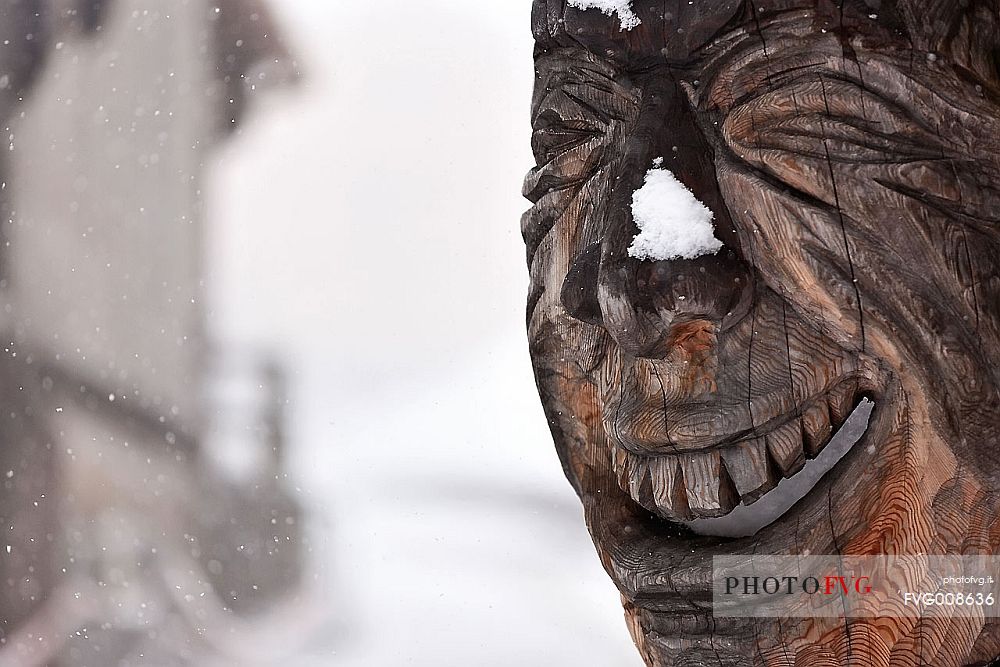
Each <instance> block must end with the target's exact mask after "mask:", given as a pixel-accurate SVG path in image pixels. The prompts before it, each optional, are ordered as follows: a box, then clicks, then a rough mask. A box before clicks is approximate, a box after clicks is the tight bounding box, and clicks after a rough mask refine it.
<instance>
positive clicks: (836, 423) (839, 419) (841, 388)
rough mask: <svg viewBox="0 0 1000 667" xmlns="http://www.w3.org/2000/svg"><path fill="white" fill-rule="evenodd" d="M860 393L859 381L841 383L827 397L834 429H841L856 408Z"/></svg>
mask: <svg viewBox="0 0 1000 667" xmlns="http://www.w3.org/2000/svg"><path fill="white" fill-rule="evenodd" d="M857 393H858V383H857V381H848V382H841V383H840V384H839V385H837V386H836V387H834V389H833V391H831V392H830V393H829V395H827V397H826V401H827V405H828V406H829V409H830V421H831V423H832V425H833V427H834V428H840V426H842V425H843V423H844V422H845V421H847V418H848V417H850V416H851V413H852V412H854V408H855V407H856V402H855V400H854V398H855V395H856V394H857Z"/></svg>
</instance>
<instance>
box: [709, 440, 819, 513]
mask: <svg viewBox="0 0 1000 667" xmlns="http://www.w3.org/2000/svg"><path fill="white" fill-rule="evenodd" d="M799 451H800V452H801V448H800V450H799ZM719 453H720V454H721V456H722V461H723V463H724V464H725V466H726V471H727V472H728V473H729V476H730V478H731V479H732V481H733V484H734V485H735V486H736V491H737V493H738V494H739V496H740V499H741V500H742V501H743V503H744V504H746V505H749V504H751V503H753V502H754V501H755V500H757V499H758V498H760V497H761V496H762V495H764V494H765V493H767V492H768V491H770V490H771V489H773V488H774V487H775V486H777V485H778V480H779V475H778V473H777V471H776V470H775V466H774V465H773V464H772V463H771V460H770V459H769V458H768V454H767V443H766V442H765V440H764V438H756V439H754V440H750V441H747V442H741V443H739V444H736V445H733V446H732V447H726V448H725V449H723V450H721V451H720V452H719Z"/></svg>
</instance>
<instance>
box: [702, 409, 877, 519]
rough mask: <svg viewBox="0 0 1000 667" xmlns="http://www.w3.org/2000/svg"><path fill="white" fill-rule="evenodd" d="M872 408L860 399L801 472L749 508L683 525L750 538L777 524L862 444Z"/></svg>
mask: <svg viewBox="0 0 1000 667" xmlns="http://www.w3.org/2000/svg"><path fill="white" fill-rule="evenodd" d="M874 407H875V404H874V403H873V402H872V401H870V400H868V399H867V398H866V399H863V400H862V401H861V402H860V403H859V404H858V406H857V407H856V408H855V409H854V411H853V412H852V413H851V416H850V417H848V418H847V421H845V422H844V425H843V426H841V427H840V430H838V431H837V433H836V434H835V435H834V436H833V439H832V440H831V441H830V444H828V445H827V446H826V447H825V448H824V449H823V451H821V452H820V453H819V455H818V456H817V457H816V458H814V459H811V460H809V461H807V462H806V464H805V466H803V468H802V470H800V471H799V472H797V473H796V474H794V475H793V476H791V477H789V478H787V479H783V480H781V481H780V482H779V483H778V485H777V486H776V487H774V489H772V490H771V491H769V492H767V493H766V494H764V495H763V496H761V498H760V499H759V500H757V501H756V502H755V503H753V504H752V505H740V506H738V507H736V508H735V509H734V510H733V511H731V512H730V513H729V514H726V515H725V516H720V517H717V518H711V519H695V520H693V521H685V522H684V525H686V526H687V527H688V528H690V529H691V530H693V531H694V532H696V533H698V534H699V535H714V536H717V537H749V536H751V535H753V534H754V533H756V532H757V531H758V530H760V529H761V528H764V527H765V526H767V525H769V524H771V523H773V522H774V521H776V520H778V519H779V518H780V517H781V516H782V515H784V514H785V512H787V511H788V510H789V509H790V508H791V507H792V505H794V504H795V503H797V502H798V501H800V500H801V499H802V498H803V497H805V495H806V494H807V493H809V491H811V490H812V489H813V487H815V486H816V484H817V483H819V480H820V479H822V478H823V476H824V475H825V474H827V473H828V472H830V470H832V469H833V467H834V466H835V465H837V463H838V462H839V461H840V460H841V459H842V458H844V456H846V455H847V452H849V451H850V450H851V448H853V447H854V445H856V444H857V443H858V441H859V440H861V436H863V435H864V434H865V431H866V430H868V421H869V419H870V418H871V414H872V410H873V409H874Z"/></svg>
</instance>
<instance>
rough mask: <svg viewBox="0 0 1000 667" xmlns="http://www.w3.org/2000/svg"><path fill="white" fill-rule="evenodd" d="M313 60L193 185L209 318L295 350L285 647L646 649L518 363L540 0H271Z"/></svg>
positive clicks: (422, 661) (587, 655)
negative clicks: (300, 582)
mask: <svg viewBox="0 0 1000 667" xmlns="http://www.w3.org/2000/svg"><path fill="white" fill-rule="evenodd" d="M272 4H273V5H275V6H276V8H277V9H278V10H279V16H280V18H281V19H282V22H283V23H284V25H285V26H286V33H287V34H286V37H287V38H288V39H289V42H290V43H291V46H292V48H293V50H295V51H296V53H298V54H299V56H300V60H301V62H302V69H303V74H304V77H305V78H304V80H303V83H302V85H301V86H300V87H299V89H297V90H295V91H290V92H283V93H270V94H269V96H268V97H263V98H262V99H261V104H259V105H258V108H257V110H256V112H255V114H254V117H253V118H251V119H250V121H249V122H247V123H246V124H245V126H244V127H243V128H242V130H241V134H240V136H238V137H236V138H235V139H234V141H233V142H232V143H231V144H230V146H229V147H228V149H227V150H226V151H225V152H224V154H223V155H222V156H221V157H220V159H219V160H218V161H217V163H216V164H214V165H211V169H210V171H211V181H210V183H209V187H208V188H207V191H206V194H207V196H208V219H209V221H210V223H211V231H210V238H209V245H210V248H211V251H210V254H209V258H208V264H209V269H210V273H211V275H210V276H209V278H210V280H209V286H210V290H211V295H212V300H211V303H212V307H211V328H212V330H213V332H214V334H215V335H216V336H217V337H218V338H220V339H222V340H228V341H238V342H240V343H242V344H250V345H254V346H261V345H263V346H266V347H268V348H270V349H271V350H274V351H275V352H277V353H278V354H279V355H280V356H281V358H283V359H284V360H285V362H286V364H287V366H288V368H289V369H290V378H289V381H290V399H291V403H290V406H289V408H290V413H289V417H290V424H289V426H290V434H289V435H290V438H291V443H290V452H289V465H290V467H291V474H292V478H291V483H292V485H294V486H297V487H299V488H301V496H300V497H301V498H302V501H303V502H304V503H306V505H307V506H308V507H309V508H310V510H311V519H310V526H311V528H312V538H311V543H312V554H311V555H312V563H311V564H310V567H311V571H312V574H311V576H312V580H313V581H314V582H315V583H314V586H315V587H317V588H318V590H320V591H321V593H322V594H323V597H324V599H325V600H326V601H327V603H328V609H327V610H326V614H325V616H324V620H323V622H322V623H321V626H320V627H319V628H317V630H316V631H315V632H313V633H312V635H311V639H310V641H309V642H308V644H307V645H306V646H303V647H300V648H298V649H297V650H296V653H295V655H294V656H292V657H291V658H289V659H287V660H284V661H283V662H284V664H288V665H293V664H294V665H303V666H306V667H308V666H311V665H317V666H318V665H331V664H333V665H345V666H354V665H357V666H359V667H360V666H362V665H363V666H364V667H381V666H386V667H389V666H397V665H418V666H419V665H426V666H431V665H433V666H435V667H439V666H441V665H476V666H477V667H488V666H490V665H497V666H499V665H545V666H550V665H551V666H559V665H574V666H578V665H595V666H599V667H613V666H615V665H622V666H628V665H639V664H641V661H640V660H639V658H638V655H637V654H636V652H635V650H634V649H633V648H632V646H631V641H630V639H629V637H628V633H627V631H626V628H625V624H624V622H623V620H622V612H621V607H620V604H619V600H618V595H617V592H616V591H615V590H614V587H613V586H612V585H611V583H610V581H609V580H608V578H607V576H606V575H605V573H604V572H603V570H602V569H601V567H600V564H599V562H598V560H597V557H596V555H595V553H594V551H593V547H592V545H591V544H590V541H589V537H588V536H587V534H586V530H585V528H584V526H583V520H582V516H581V510H580V507H579V504H578V502H577V500H576V498H575V496H574V495H573V493H572V490H571V489H570V487H569V484H568V483H567V482H566V481H565V479H564V478H563V477H562V472H561V470H560V467H559V464H558V461H557V459H556V456H555V453H554V451H553V449H552V444H551V441H550V439H549V435H548V432H547V430H546V427H545V423H544V419H543V417H542V414H541V408H540V406H539V405H538V400H537V397H536V395H535V393H534V387H533V384H532V380H531V373H530V367H529V364H528V359H527V352H526V344H525V341H524V333H523V327H522V322H523V309H524V294H525V290H526V269H525V267H524V250H523V245H522V243H521V240H520V237H519V232H518V218H519V216H520V213H521V211H522V210H524V208H526V206H527V204H526V202H524V201H523V200H522V199H521V198H520V195H519V188H520V180H521V178H522V176H523V174H524V172H525V170H526V169H527V168H528V167H529V166H530V163H531V156H530V152H529V150H528V137H529V131H530V130H529V127H528V104H529V100H530V92H531V91H530V86H531V78H532V66H531V39H530V30H529V17H528V12H529V8H530V3H529V2H527V0H524V1H523V2H521V1H519V2H509V3H508V2H504V3H469V2H467V0H429V1H428V2H425V3H421V4H420V5H419V6H417V5H416V4H414V3H406V2H402V0H400V2H399V3H398V4H399V7H398V10H392V11H387V9H386V7H387V5H386V3H355V2H347V1H346V0H333V1H331V0H281V1H280V2H274V3H272Z"/></svg>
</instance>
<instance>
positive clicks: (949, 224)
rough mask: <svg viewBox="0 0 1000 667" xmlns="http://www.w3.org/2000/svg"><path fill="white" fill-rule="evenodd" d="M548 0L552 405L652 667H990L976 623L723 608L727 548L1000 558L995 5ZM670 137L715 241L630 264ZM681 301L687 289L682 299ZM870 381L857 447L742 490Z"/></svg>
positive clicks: (546, 204)
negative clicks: (640, 205)
mask: <svg viewBox="0 0 1000 667" xmlns="http://www.w3.org/2000/svg"><path fill="white" fill-rule="evenodd" d="M634 10H635V11H636V13H637V14H638V16H639V18H640V19H641V21H642V23H641V24H640V25H639V26H638V27H636V28H635V29H634V30H632V31H621V30H619V26H618V22H617V19H616V18H614V17H608V16H605V15H603V14H601V13H600V12H598V11H594V10H587V11H581V10H578V9H575V8H572V7H569V6H568V5H567V4H566V3H565V2H563V1H562V0H536V1H535V2H534V7H533V12H532V29H533V33H534V36H535V40H536V49H535V74H536V77H535V95H534V99H533V108H532V123H533V130H534V134H533V136H532V148H533V150H534V154H535V158H536V162H537V165H536V167H535V168H534V169H532V171H531V172H530V173H529V175H528V177H527V179H526V182H525V188H524V194H525V196H526V197H528V198H529V199H530V200H531V201H532V202H533V204H534V205H533V206H532V208H531V209H530V210H529V211H528V212H527V213H525V215H524V217H523V219H522V231H523V234H524V238H525V242H526V245H527V251H528V254H527V259H528V266H529V270H530V276H531V288H530V292H529V299H528V313H527V325H528V333H529V344H530V352H531V355H532V360H533V363H534V367H535V374H536V380H537V384H538V388H539V392H540V395H541V398H542V404H543V406H544V408H545V411H546V415H547V417H548V420H549V424H550V427H551V430H552V434H553V437H554V440H555V443H556V447H557V450H558V452H559V454H560V457H561V460H562V463H563V467H564V469H565V471H566V474H567V477H568V478H569V480H570V482H571V483H572V484H573V486H574V488H575V490H576V491H577V493H578V494H579V495H580V498H581V501H582V503H583V506H584V510H585V517H586V520H587V524H588V527H589V528H590V531H591V534H592V536H593V538H594V542H595V545H596V547H597V551H598V554H599V555H600V557H601V559H602V562H603V564H604V566H605V568H606V570H607V571H608V573H609V574H610V576H611V577H612V578H613V580H614V581H615V583H616V585H617V586H618V588H619V589H620V591H621V593H622V598H623V603H624V607H625V612H626V618H627V620H628V626H629V629H630V631H631V632H632V634H633V637H634V638H635V641H636V644H637V646H638V648H639V652H640V654H641V655H642V657H643V659H644V660H645V661H646V663H647V664H649V665H653V666H657V667H659V666H669V665H677V666H680V665H684V666H688V667H699V666H707V665H740V666H744V665H766V666H772V665H773V666H777V665H782V666H786V665H787V666H799V665H802V666H805V665H859V666H864V667H869V666H872V667H874V666H879V667H881V666H885V667H896V666H897V665H935V666H942V667H949V666H954V667H961V666H964V665H986V664H988V663H990V662H991V661H993V660H995V659H997V658H998V657H1000V625H998V624H997V623H996V622H995V621H984V620H982V619H978V620H975V619H960V618H953V619H940V618H938V619H888V618H868V619H851V620H850V621H845V620H844V619H821V618H816V619H777V620H767V619H749V620H746V619H744V620H739V621H736V620H730V619H716V618H713V617H712V616H711V609H710V605H711V591H710V587H709V584H710V574H711V559H712V556H713V555H726V554H749V553H766V554H801V553H812V554H838V553H839V554H858V555H862V554H882V553H948V554H954V553H963V554H998V553H1000V520H998V516H1000V393H998V387H1000V72H998V64H1000V56H998V54H1000V3H998V2H997V0H967V1H966V0H963V1H962V2H957V1H950V0H881V1H876V0H867V2H865V1H861V0H840V1H838V2H834V1H833V0H754V1H751V0H746V1H742V0H698V1H697V2H694V3H689V2H687V1H686V0H684V1H680V0H677V1H672V0H660V1H658V2H636V3H634ZM658 157H663V158H665V161H664V166H665V167H666V168H668V169H670V170H671V171H672V172H673V173H674V174H675V175H676V176H677V178H678V179H679V180H680V181H681V182H683V183H684V184H685V185H686V186H687V187H688V188H689V189H690V190H691V191H692V192H693V193H694V194H695V195H696V196H697V197H698V198H699V199H700V200H701V201H703V202H705V203H706V205H708V206H709V208H711V209H712V211H713V212H714V214H715V224H716V234H717V236H718V237H719V238H720V240H722V241H723V242H724V244H725V248H724V249H723V251H721V252H720V253H719V254H718V255H715V256H707V257H700V258H697V259H694V260H671V261H660V262H649V261H646V262H639V261H637V260H635V259H633V258H631V257H629V256H628V254H627V251H626V249H627V247H628V245H629V243H630V242H631V240H632V238H633V237H634V235H635V234H636V233H637V229H636V227H635V225H634V223H633V222H632V219H631V213H630V206H629V204H630V201H631V195H632V193H633V192H634V191H635V190H636V189H637V188H638V187H639V186H640V185H641V183H642V178H643V176H644V174H645V172H646V170H647V169H649V168H650V167H651V165H652V163H653V160H654V159H655V158H658ZM682 297H683V298H682ZM862 396H867V397H871V398H873V399H874V400H875V402H876V409H875V412H874V414H873V416H872V421H871V424H870V426H869V429H868V431H867V432H866V434H865V436H864V437H863V439H862V441H861V442H860V443H859V444H858V445H857V446H855V447H854V448H853V449H852V450H851V451H850V453H849V454H848V455H847V456H846V457H845V458H844V459H843V460H842V461H841V462H840V463H839V464H838V465H837V467H836V468H835V469H834V470H832V471H831V472H830V473H829V474H828V475H826V476H825V477H824V478H823V479H822V480H821V481H820V482H819V484H818V485H817V486H816V487H815V488H814V489H813V490H812V491H811V492H810V493H809V494H808V495H807V496H806V497H805V498H803V499H802V500H801V501H800V502H799V503H798V504H796V505H795V506H794V507H793V508H792V509H791V510H790V511H789V512H787V513H786V514H784V515H783V516H781V517H780V518H779V519H777V520H776V521H775V522H774V523H772V524H771V525H769V526H768V527H766V528H764V529H763V530H761V531H760V532H758V533H756V534H755V535H753V536H752V537H747V538H739V539H731V538H728V539H727V538H718V537H705V536H700V535H696V534H694V533H692V532H691V531H690V530H688V529H687V528H686V527H684V525H682V524H681V523H680V522H681V521H683V520H687V519H690V518H703V517H712V516H718V515H720V514H725V513H727V512H729V511H730V510H731V509H732V508H733V507H734V506H735V505H736V504H738V503H740V502H742V503H744V504H749V503H752V502H754V501H755V500H756V499H758V498H759V497H760V496H762V495H763V494H765V493H767V492H768V491H769V490H770V489H772V488H773V487H774V486H775V484H777V482H778V481H779V480H780V479H781V478H782V477H790V476H792V475H794V474H796V473H797V472H799V471H800V470H801V469H802V466H803V465H804V464H805V462H806V461H807V460H809V459H811V458H813V457H815V456H816V455H817V454H818V453H819V452H821V451H822V450H823V448H824V447H825V446H826V445H827V443H828V442H829V440H830V437H831V434H832V433H833V432H834V431H835V430H836V429H837V428H838V427H839V426H840V425H841V424H842V423H843V422H844V420H845V419H846V418H847V416H848V415H849V414H850V412H851V410H852V408H853V407H854V406H855V405H856V404H857V402H858V401H859V400H860V398H861V397H862Z"/></svg>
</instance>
